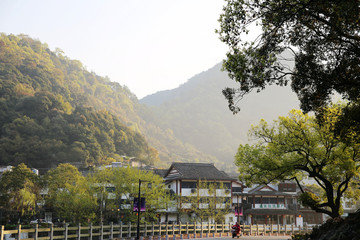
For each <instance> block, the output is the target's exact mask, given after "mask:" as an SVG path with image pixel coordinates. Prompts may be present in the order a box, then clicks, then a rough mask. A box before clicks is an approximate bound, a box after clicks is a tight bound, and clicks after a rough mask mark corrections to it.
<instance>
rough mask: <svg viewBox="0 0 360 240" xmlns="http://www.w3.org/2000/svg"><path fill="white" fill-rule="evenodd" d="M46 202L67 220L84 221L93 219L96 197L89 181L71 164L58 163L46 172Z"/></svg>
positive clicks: (59, 215)
mask: <svg viewBox="0 0 360 240" xmlns="http://www.w3.org/2000/svg"><path fill="white" fill-rule="evenodd" d="M46 180H47V184H48V196H47V198H46V204H47V206H48V207H50V208H52V209H53V210H54V211H55V212H56V214H57V216H58V217H59V218H61V219H64V220H65V221H67V222H73V223H85V222H88V220H92V219H95V208H96V205H97V204H96V197H95V196H94V195H93V192H92V191H91V188H90V184H89V182H88V181H87V180H86V179H85V177H83V176H82V175H81V173H80V172H79V171H78V169H77V168H76V167H74V166H73V165H71V164H67V163H64V164H60V165H59V166H58V167H57V168H55V169H51V170H50V171H49V172H48V173H47V174H46Z"/></svg>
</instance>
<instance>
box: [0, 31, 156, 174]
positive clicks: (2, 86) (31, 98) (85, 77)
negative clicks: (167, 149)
mask: <svg viewBox="0 0 360 240" xmlns="http://www.w3.org/2000/svg"><path fill="white" fill-rule="evenodd" d="M0 79H1V83H0V111H1V115H0V124H1V125H0V127H1V128H2V131H1V133H0V164H2V165H16V164H18V163H26V164H27V165H28V166H31V167H36V168H51V167H55V166H56V165H57V164H59V163H64V162H80V163H82V164H83V165H100V164H103V163H106V162H108V160H107V159H110V158H113V156H114V155H127V156H131V157H137V158H138V159H139V160H141V161H143V162H146V163H148V164H155V163H157V161H158V160H159V159H158V154H157V151H156V150H155V149H154V148H153V147H151V146H149V145H148V143H147V141H146V140H145V138H144V137H143V136H142V134H141V133H140V132H139V131H138V130H137V131H134V130H133V129H132V128H131V127H129V126H127V124H128V123H129V122H133V121H135V122H136V121H140V119H139V117H138V115H137V113H136V112H135V110H134V109H135V107H134V106H133V105H136V104H137V101H136V97H134V96H133V95H132V94H131V93H130V91H129V90H128V89H127V88H126V87H121V86H120V85H119V84H117V83H112V82H110V81H109V80H108V79H106V78H102V77H100V76H97V75H96V74H94V73H90V72H88V71H86V69H85V68H84V67H83V66H82V64H81V63H80V62H79V61H76V60H70V59H68V58H67V57H65V56H64V55H63V54H62V53H61V52H60V51H59V50H58V51H57V52H52V51H50V50H49V48H48V47H47V45H46V44H42V43H41V42H39V41H37V40H33V39H31V38H29V37H27V36H26V35H19V36H14V35H9V36H6V35H5V34H1V35H0ZM104 109H107V110H104Z"/></svg>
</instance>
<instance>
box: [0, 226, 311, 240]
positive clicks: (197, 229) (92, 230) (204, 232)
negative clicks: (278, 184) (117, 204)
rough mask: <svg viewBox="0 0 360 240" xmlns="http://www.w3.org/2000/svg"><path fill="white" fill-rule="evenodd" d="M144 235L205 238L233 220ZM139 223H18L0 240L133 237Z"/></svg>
mask: <svg viewBox="0 0 360 240" xmlns="http://www.w3.org/2000/svg"><path fill="white" fill-rule="evenodd" d="M139 227H140V236H141V238H149V239H161V237H162V236H163V237H165V238H166V239H168V237H172V238H173V239H176V238H180V239H183V238H203V237H221V236H230V230H231V224H201V223H197V224H194V223H191V224H190V223H186V224H182V223H180V224H141V225H140V226H139ZM310 231H311V227H307V226H305V227H296V226H294V225H242V233H243V234H244V235H292V234H303V233H308V232H310ZM136 233H137V226H136V224H131V223H129V224H120V225H114V224H110V225H100V226H93V225H91V224H90V225H89V226H81V225H78V226H76V227H69V226H67V225H66V226H64V227H54V226H53V225H52V224H50V225H49V226H47V227H41V228H39V227H38V225H35V226H34V227H33V228H27V229H24V228H22V227H21V225H18V226H17V228H16V229H15V230H7V229H5V228H4V226H1V229H0V240H20V239H21V240H56V239H64V240H68V239H75V240H86V239H88V240H105V239H131V238H134V237H136Z"/></svg>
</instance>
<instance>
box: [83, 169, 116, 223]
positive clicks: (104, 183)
mask: <svg viewBox="0 0 360 240" xmlns="http://www.w3.org/2000/svg"><path fill="white" fill-rule="evenodd" d="M113 179H114V176H113V171H112V169H107V168H104V169H95V170H94V172H92V173H90V174H89V175H88V176H87V181H88V182H89V183H90V185H91V191H92V192H93V194H94V195H96V198H97V205H98V209H99V211H98V212H99V218H100V222H101V223H102V222H103V221H104V219H106V213H107V212H112V211H114V209H115V211H116V212H117V209H118V206H117V204H116V203H117V201H116V197H115V193H114V190H113V188H114V184H113ZM113 195H114V196H113Z"/></svg>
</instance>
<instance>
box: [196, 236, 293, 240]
mask: <svg viewBox="0 0 360 240" xmlns="http://www.w3.org/2000/svg"><path fill="white" fill-rule="evenodd" d="M234 239H239V240H289V239H291V237H290V236H241V237H240V238H234ZM191 240H232V238H231V237H212V238H193V239H191Z"/></svg>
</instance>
